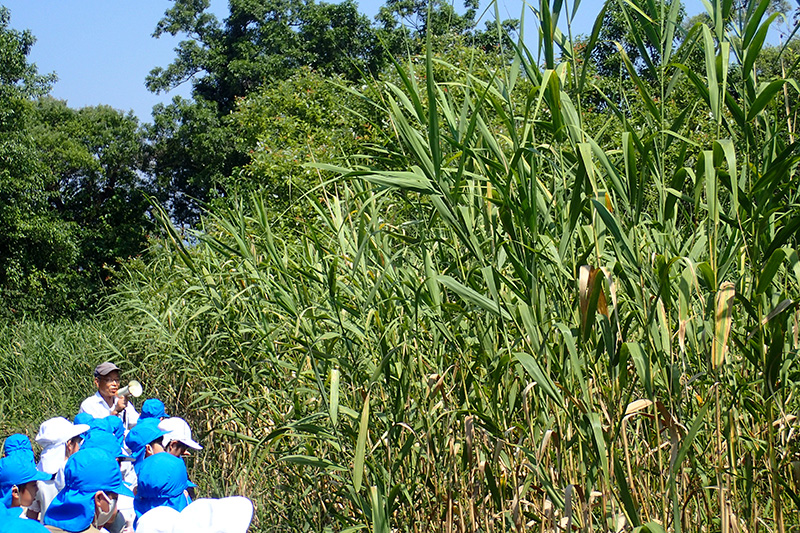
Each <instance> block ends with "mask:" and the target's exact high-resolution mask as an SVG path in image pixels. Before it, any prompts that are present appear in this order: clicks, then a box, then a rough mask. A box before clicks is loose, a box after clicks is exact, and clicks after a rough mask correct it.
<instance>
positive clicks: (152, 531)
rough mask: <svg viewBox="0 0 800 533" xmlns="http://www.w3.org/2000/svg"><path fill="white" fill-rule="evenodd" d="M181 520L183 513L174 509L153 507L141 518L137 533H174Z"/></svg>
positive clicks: (163, 506) (164, 506) (137, 525)
mask: <svg viewBox="0 0 800 533" xmlns="http://www.w3.org/2000/svg"><path fill="white" fill-rule="evenodd" d="M180 519H181V513H180V512H178V511H177V510H176V509H173V508H172V507H167V506H166V505H162V506H161V507H153V508H152V509H150V510H149V511H147V512H146V513H144V514H143V515H142V516H140V517H139V522H138V523H137V524H136V533H172V529H173V528H174V527H175V525H176V524H177V523H178V522H179V521H180Z"/></svg>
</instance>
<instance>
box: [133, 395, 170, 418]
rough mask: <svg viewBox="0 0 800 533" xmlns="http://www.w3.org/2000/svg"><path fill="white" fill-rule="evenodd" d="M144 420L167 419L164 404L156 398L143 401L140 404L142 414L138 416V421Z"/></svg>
mask: <svg viewBox="0 0 800 533" xmlns="http://www.w3.org/2000/svg"><path fill="white" fill-rule="evenodd" d="M146 418H154V419H155V420H163V419H165V418H168V415H167V412H166V410H165V409H164V402H162V401H161V400H159V399H158V398H150V399H149V400H145V401H144V403H143V404H142V414H140V415H139V419H140V420H144V419H146Z"/></svg>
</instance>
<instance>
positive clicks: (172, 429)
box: [158, 416, 203, 450]
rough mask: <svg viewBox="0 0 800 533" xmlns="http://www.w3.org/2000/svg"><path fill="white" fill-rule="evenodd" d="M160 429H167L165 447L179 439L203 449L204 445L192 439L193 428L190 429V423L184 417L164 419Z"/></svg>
mask: <svg viewBox="0 0 800 533" xmlns="http://www.w3.org/2000/svg"><path fill="white" fill-rule="evenodd" d="M158 429H160V430H162V431H166V433H165V435H164V447H166V446H167V445H168V444H169V443H170V442H172V441H178V442H182V443H184V444H185V445H187V446H188V447H189V448H193V449H195V450H202V449H203V447H202V446H200V445H199V444H198V443H197V442H195V441H194V440H192V430H191V429H189V424H187V423H186V420H184V419H183V418H179V417H177V416H173V417H172V418H167V419H166V420H162V421H161V422H160V423H159V424H158Z"/></svg>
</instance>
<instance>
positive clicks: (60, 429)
mask: <svg viewBox="0 0 800 533" xmlns="http://www.w3.org/2000/svg"><path fill="white" fill-rule="evenodd" d="M86 431H89V426H88V424H73V423H72V422H70V421H69V420H67V419H66V418H64V417H61V416H58V417H56V418H51V419H50V420H45V421H44V422H42V425H41V426H39V433H37V434H36V442H37V443H38V444H39V446H41V447H42V453H41V455H40V456H39V469H40V470H41V471H42V472H46V473H48V474H55V473H56V472H58V471H59V469H61V467H62V466H64V460H65V459H66V455H67V451H66V443H67V441H68V440H69V439H71V438H72V437H77V436H78V435H80V434H81V433H84V432H86Z"/></svg>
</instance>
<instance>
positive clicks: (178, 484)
mask: <svg viewBox="0 0 800 533" xmlns="http://www.w3.org/2000/svg"><path fill="white" fill-rule="evenodd" d="M195 486H196V485H195V484H194V483H192V482H191V481H189V476H188V475H187V474H186V464H185V463H184V462H183V459H180V458H178V457H175V456H174V455H172V454H169V453H157V454H155V455H151V456H150V457H148V458H147V459H145V460H144V461H142V466H141V467H140V468H139V484H138V485H137V488H136V498H135V499H134V500H133V509H134V510H135V511H136V517H137V520H138V518H139V517H140V516H142V515H143V514H144V513H146V512H147V511H149V510H150V509H152V508H154V507H161V506H166V507H172V508H173V509H175V510H176V511H181V510H183V508H184V507H186V506H187V505H189V504H190V503H191V498H189V496H188V495H186V494H185V493H184V491H185V490H186V489H188V488H189V487H195Z"/></svg>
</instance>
